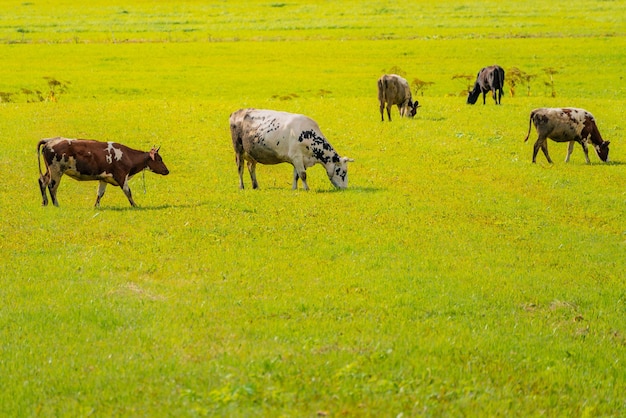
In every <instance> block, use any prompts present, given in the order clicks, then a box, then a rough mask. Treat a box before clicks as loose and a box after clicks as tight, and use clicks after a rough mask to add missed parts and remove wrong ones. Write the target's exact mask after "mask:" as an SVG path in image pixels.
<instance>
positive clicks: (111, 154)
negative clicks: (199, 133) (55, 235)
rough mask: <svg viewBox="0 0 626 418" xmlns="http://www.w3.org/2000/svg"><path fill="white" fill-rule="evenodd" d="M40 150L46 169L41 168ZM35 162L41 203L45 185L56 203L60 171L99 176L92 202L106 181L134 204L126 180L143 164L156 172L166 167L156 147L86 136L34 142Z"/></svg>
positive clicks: (78, 177) (83, 176)
mask: <svg viewBox="0 0 626 418" xmlns="http://www.w3.org/2000/svg"><path fill="white" fill-rule="evenodd" d="M40 152H41V154H43V159H44V163H45V164H46V173H45V174H43V173H42V171H41V157H40ZM37 160H38V163H39V175H40V177H39V188H40V189H41V196H42V198H43V202H42V204H43V206H46V205H47V204H48V196H47V195H46V187H48V189H49V190H50V197H51V198H52V203H53V204H54V206H59V202H58V201H57V197H56V194H57V189H58V188H59V183H60V182H61V177H62V176H63V174H67V175H68V176H70V177H72V178H73V179H75V180H81V181H82V180H99V181H100V186H99V187H98V197H97V198H96V205H95V206H100V199H101V198H102V195H104V191H105V189H106V186H107V184H112V185H114V186H120V187H121V188H122V190H123V191H124V194H126V197H127V198H128V201H129V202H130V204H131V205H132V206H137V204H136V203H135V201H134V200H133V197H132V195H131V193H130V188H129V187H128V181H129V180H130V179H131V178H132V177H133V176H134V175H135V174H137V173H139V172H140V171H142V170H145V169H146V168H147V169H149V170H151V171H154V172H155V173H157V174H162V175H167V174H168V173H169V170H168V169H167V167H166V166H165V164H164V163H163V159H162V158H161V156H160V155H159V150H158V149H157V148H152V150H150V151H149V152H144V151H137V150H134V149H131V148H128V147H127V146H125V145H122V144H118V143H115V142H99V141H92V140H86V139H68V138H48V139H42V140H41V141H39V143H38V144H37Z"/></svg>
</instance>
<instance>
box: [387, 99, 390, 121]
mask: <svg viewBox="0 0 626 418" xmlns="http://www.w3.org/2000/svg"><path fill="white" fill-rule="evenodd" d="M387 118H388V119H389V122H391V105H390V104H389V103H387Z"/></svg>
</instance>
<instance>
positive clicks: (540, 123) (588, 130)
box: [524, 107, 610, 164]
mask: <svg viewBox="0 0 626 418" xmlns="http://www.w3.org/2000/svg"><path fill="white" fill-rule="evenodd" d="M533 123H534V124H535V129H537V135H538V137H537V141H536V142H535V145H534V147H533V163H534V162H536V158H537V153H538V152H539V149H540V148H541V150H542V151H543V153H544V154H545V156H546V158H547V159H548V162H549V163H550V164H552V160H551V159H550V156H549V155H548V138H550V139H551V140H553V141H555V142H569V146H568V148H567V155H566V156H565V162H568V161H569V157H570V155H572V151H573V150H574V142H578V143H579V144H580V145H581V146H582V147H583V151H584V152H585V159H586V160H587V164H590V163H591V161H589V152H588V151H587V147H588V145H591V146H592V147H593V149H594V150H595V151H596V154H598V157H599V158H600V159H601V160H602V161H604V162H606V161H608V160H609V143H610V142H609V141H604V140H603V139H602V136H601V135H600V131H599V130H598V127H597V126H596V120H595V118H594V117H593V115H592V114H591V113H589V112H587V111H586V110H585V109H577V108H571V107H564V108H546V107H542V108H539V109H535V110H533V111H532V112H530V120H529V122H528V134H527V135H526V139H524V142H526V141H528V137H529V136H530V127H531V124H533Z"/></svg>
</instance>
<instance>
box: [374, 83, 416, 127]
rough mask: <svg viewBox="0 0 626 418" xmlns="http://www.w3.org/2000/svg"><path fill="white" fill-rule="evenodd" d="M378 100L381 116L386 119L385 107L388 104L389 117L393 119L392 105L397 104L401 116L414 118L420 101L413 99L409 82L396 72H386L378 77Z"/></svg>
mask: <svg viewBox="0 0 626 418" xmlns="http://www.w3.org/2000/svg"><path fill="white" fill-rule="evenodd" d="M378 101H379V102H380V118H381V120H382V121H384V120H385V115H384V109H385V105H386V106H387V118H389V120H390V121H391V106H393V105H396V106H398V109H399V110H400V116H402V117H405V116H406V117H409V118H412V117H413V116H415V114H416V113H417V108H418V107H419V103H418V101H417V100H416V101H415V102H414V101H413V98H412V97H411V89H410V88H409V83H408V82H407V81H406V80H405V79H404V78H402V77H400V76H399V75H396V74H385V75H383V76H381V77H380V78H379V79H378Z"/></svg>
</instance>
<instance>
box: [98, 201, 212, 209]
mask: <svg viewBox="0 0 626 418" xmlns="http://www.w3.org/2000/svg"><path fill="white" fill-rule="evenodd" d="M210 204H211V202H210V201H205V202H197V203H183V204H163V205H155V206H142V205H137V206H135V207H132V206H100V207H99V208H95V209H96V210H97V211H101V212H134V211H160V210H165V209H190V208H197V207H201V206H208V205H210Z"/></svg>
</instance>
